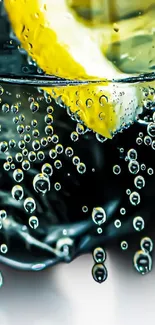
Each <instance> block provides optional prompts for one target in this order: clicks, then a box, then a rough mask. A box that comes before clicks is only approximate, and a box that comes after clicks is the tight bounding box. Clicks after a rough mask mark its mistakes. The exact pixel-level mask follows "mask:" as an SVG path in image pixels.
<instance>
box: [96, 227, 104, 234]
mask: <svg viewBox="0 0 155 325" xmlns="http://www.w3.org/2000/svg"><path fill="white" fill-rule="evenodd" d="M102 232H103V230H102V228H100V227H98V228H97V233H98V234H99V235H100V234H102Z"/></svg>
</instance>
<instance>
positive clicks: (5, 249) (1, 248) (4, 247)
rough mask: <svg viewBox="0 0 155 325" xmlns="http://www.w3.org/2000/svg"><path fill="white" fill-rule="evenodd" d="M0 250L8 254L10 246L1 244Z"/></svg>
mask: <svg viewBox="0 0 155 325" xmlns="http://www.w3.org/2000/svg"><path fill="white" fill-rule="evenodd" d="M0 251H1V253H2V254H6V253H7V251H8V247H7V245H6V244H2V245H1V246H0Z"/></svg>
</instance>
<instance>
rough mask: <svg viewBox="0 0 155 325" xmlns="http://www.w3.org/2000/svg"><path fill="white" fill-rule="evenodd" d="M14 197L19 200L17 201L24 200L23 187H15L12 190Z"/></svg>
mask: <svg viewBox="0 0 155 325" xmlns="http://www.w3.org/2000/svg"><path fill="white" fill-rule="evenodd" d="M11 193H12V197H13V198H14V199H15V200H17V201H20V200H22V198H23V196H24V191H23V188H22V186H20V185H15V186H14V187H13V188H12V191H11Z"/></svg>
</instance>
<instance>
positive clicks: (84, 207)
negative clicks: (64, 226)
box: [82, 205, 88, 213]
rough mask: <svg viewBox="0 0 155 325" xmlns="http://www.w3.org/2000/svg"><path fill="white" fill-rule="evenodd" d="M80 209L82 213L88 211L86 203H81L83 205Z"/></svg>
mask: <svg viewBox="0 0 155 325" xmlns="http://www.w3.org/2000/svg"><path fill="white" fill-rule="evenodd" d="M82 211H83V212H84V213H86V212H88V207H87V206H86V205H83V207H82Z"/></svg>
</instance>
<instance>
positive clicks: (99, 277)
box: [92, 264, 108, 283]
mask: <svg viewBox="0 0 155 325" xmlns="http://www.w3.org/2000/svg"><path fill="white" fill-rule="evenodd" d="M92 276H93V278H94V280H95V281H96V282H98V283H102V282H104V281H105V280H106V279H107V276H108V272H107V269H106V267H105V266H104V265H103V264H95V265H94V266H93V268H92Z"/></svg>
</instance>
